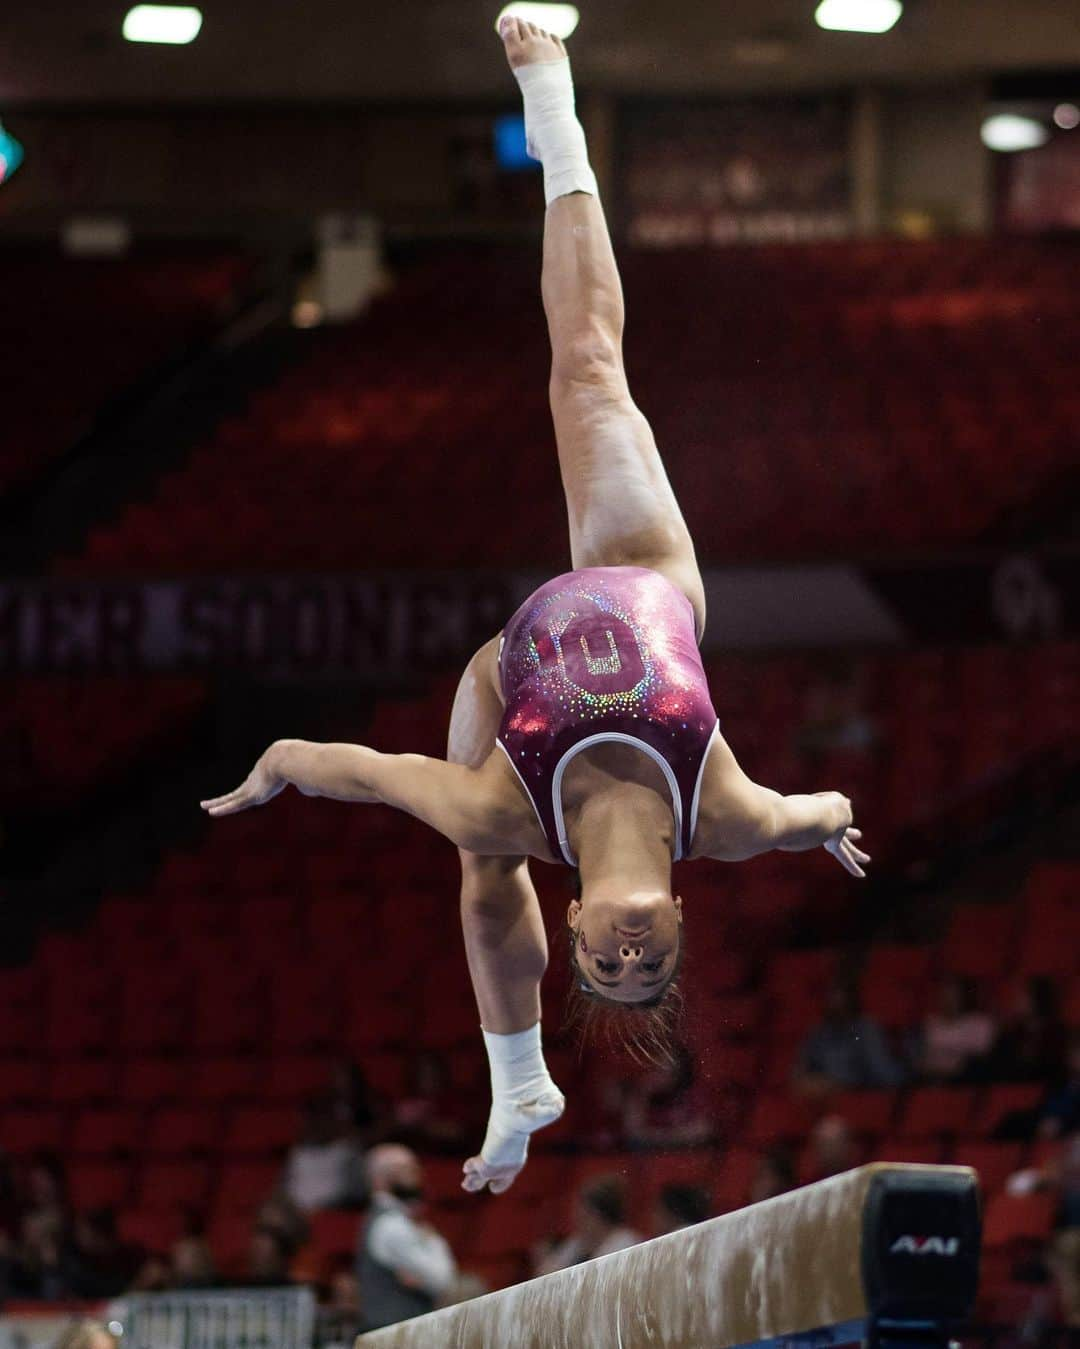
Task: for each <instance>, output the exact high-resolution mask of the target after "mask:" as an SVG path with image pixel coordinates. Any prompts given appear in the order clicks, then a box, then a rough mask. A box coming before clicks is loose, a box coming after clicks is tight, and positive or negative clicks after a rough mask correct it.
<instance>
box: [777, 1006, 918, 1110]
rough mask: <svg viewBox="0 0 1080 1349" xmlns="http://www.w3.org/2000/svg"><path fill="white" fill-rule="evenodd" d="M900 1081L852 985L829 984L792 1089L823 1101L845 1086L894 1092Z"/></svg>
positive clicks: (892, 1059) (897, 1068)
mask: <svg viewBox="0 0 1080 1349" xmlns="http://www.w3.org/2000/svg"><path fill="white" fill-rule="evenodd" d="M904 1076H905V1074H904V1070H903V1068H902V1067H901V1066H900V1063H899V1062H898V1061H897V1059H896V1058H895V1057H894V1056H893V1054H892V1052H891V1051H890V1049H889V1046H888V1043H887V1041H886V1039H885V1034H884V1032H883V1031H882V1029H881V1027H880V1026H879V1025H878V1023H877V1022H876V1021H875V1020H874V1019H873V1017H870V1016H866V1015H865V1014H864V1013H863V1011H862V1007H861V1005H860V1002H859V995H858V992H857V991H856V989H855V986H854V985H853V984H851V983H848V982H846V981H839V982H837V983H835V984H833V986H832V988H830V990H829V992H828V995H827V997H826V1002H825V1016H824V1018H823V1020H822V1021H821V1022H820V1024H819V1025H817V1026H815V1027H814V1029H813V1030H812V1031H811V1032H810V1034H809V1035H808V1036H807V1037H806V1039H805V1041H804V1042H803V1045H802V1048H801V1049H800V1051H799V1058H798V1062H797V1064H796V1068H795V1075H794V1085H795V1087H796V1089H797V1090H799V1091H801V1092H803V1093H804V1094H805V1095H808V1096H823V1095H827V1094H828V1093H829V1092H832V1091H836V1090H839V1089H846V1088H851V1087H896V1086H899V1085H900V1084H901V1083H902V1082H903V1080H904Z"/></svg>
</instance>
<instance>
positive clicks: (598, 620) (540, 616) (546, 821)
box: [498, 567, 717, 866]
mask: <svg viewBox="0 0 1080 1349" xmlns="http://www.w3.org/2000/svg"><path fill="white" fill-rule="evenodd" d="M499 677H500V680H501V683H502V692H503V698H504V700H505V703H506V709H505V711H504V713H503V719H502V724H501V726H500V727H499V734H498V745H499V747H500V748H501V749H502V751H503V752H504V753H505V754H506V757H507V758H508V759H509V760H510V763H511V764H512V765H513V768H514V771H515V772H516V773H517V775H518V777H519V778H520V779H521V782H522V785H523V786H524V788H525V790H526V792H527V793H528V795H529V799H530V800H531V801H532V803H533V808H534V809H535V811H536V815H537V819H538V820H539V821H540V826H541V828H542V829H543V831H544V836H545V837H546V839H547V841H548V845H549V847H550V848H551V851H552V853H553V854H554V856H555V857H556V858H558V859H559V860H561V861H564V862H565V863H566V864H567V865H568V866H576V865H577V861H576V859H575V857H574V856H573V853H572V852H571V849H570V846H569V844H568V842H567V839H566V822H565V820H564V818H563V805H562V780H563V775H564V773H565V772H566V769H567V766H568V765H569V763H570V761H571V760H572V759H573V757H574V756H575V755H576V754H579V753H580V752H581V751H582V750H584V749H587V748H588V747H589V746H590V745H596V744H600V743H603V742H605V741H617V742H622V743H624V744H632V745H634V746H636V747H637V748H638V749H640V750H642V751H643V752H644V753H645V754H648V755H649V757H650V758H651V759H653V760H654V761H655V762H656V763H657V764H658V765H659V767H660V768H661V770H662V771H663V774H664V777H665V779H666V780H667V784H668V788H669V790H670V792H671V803H672V809H673V811H674V814H675V826H676V833H675V838H676V842H675V860H676V861H678V860H679V859H680V858H682V857H686V856H689V853H690V848H691V844H692V842H693V838H694V828H695V825H696V823H697V809H698V797H699V795H700V792H701V778H702V772H703V770H704V767H705V759H706V756H707V755H708V752H709V747H710V745H711V744H712V740H713V736H714V735H715V734H716V729H717V719H716V712H715V711H714V709H713V705H712V700H711V698H710V697H709V686H708V682H707V680H706V678H705V671H704V669H703V668H702V664H701V656H700V654H699V652H698V646H697V640H696V638H695V634H694V611H693V608H692V606H691V604H690V601H689V600H688V599H687V598H686V596H685V595H684V594H683V593H682V591H680V590H678V589H676V587H675V586H673V585H672V584H671V582H670V581H668V580H666V579H665V578H664V577H663V576H661V575H660V574H659V573H658V572H654V571H648V570H646V569H645V568H643V567H585V568H583V569H582V570H580V571H573V572H568V573H566V575H564V576H556V577H555V578H554V579H553V580H551V581H548V582H547V584H546V585H543V586H541V587H540V589H539V590H537V591H535V592H534V593H533V594H532V595H530V596H529V598H528V599H527V600H526V601H525V603H524V604H523V605H522V606H521V608H520V609H518V611H517V613H516V614H515V615H514V616H513V618H512V619H511V620H510V622H509V623H508V624H507V625H506V627H505V628H504V629H503V639H502V647H501V649H500V652H499Z"/></svg>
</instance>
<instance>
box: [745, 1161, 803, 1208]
mask: <svg viewBox="0 0 1080 1349" xmlns="http://www.w3.org/2000/svg"><path fill="white" fill-rule="evenodd" d="M796 1183H797V1182H796V1179H795V1162H794V1160H793V1159H792V1156H791V1153H790V1152H788V1150H787V1148H779V1147H778V1148H771V1149H770V1150H769V1151H768V1152H767V1153H765V1155H764V1156H763V1157H762V1158H761V1160H760V1161H759V1162H758V1164H757V1170H756V1171H755V1172H754V1177H753V1179H752V1180H751V1182H750V1193H749V1195H748V1196H747V1203H749V1204H760V1203H761V1201H762V1200H763V1199H775V1198H776V1196H777V1195H778V1194H787V1192H788V1190H793V1189H794V1188H795V1186H796Z"/></svg>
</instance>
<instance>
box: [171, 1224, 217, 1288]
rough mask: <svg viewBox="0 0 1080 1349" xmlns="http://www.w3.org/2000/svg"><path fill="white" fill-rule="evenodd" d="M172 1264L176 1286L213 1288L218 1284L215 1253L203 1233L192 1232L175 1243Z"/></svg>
mask: <svg viewBox="0 0 1080 1349" xmlns="http://www.w3.org/2000/svg"><path fill="white" fill-rule="evenodd" d="M171 1265H172V1285H173V1287H174V1288H184V1289H195V1288H213V1287H215V1285H216V1284H217V1281H218V1278H217V1269H216V1267H215V1265H214V1255H213V1252H212V1251H211V1249H210V1247H209V1245H208V1244H207V1241H206V1238H205V1237H203V1236H202V1235H201V1233H197V1232H191V1233H189V1234H188V1235H187V1236H183V1237H181V1238H180V1239H179V1241H176V1242H174V1243H173V1248H172V1252H171Z"/></svg>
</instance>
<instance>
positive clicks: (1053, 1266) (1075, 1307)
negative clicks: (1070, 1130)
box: [1006, 1134, 1080, 1329]
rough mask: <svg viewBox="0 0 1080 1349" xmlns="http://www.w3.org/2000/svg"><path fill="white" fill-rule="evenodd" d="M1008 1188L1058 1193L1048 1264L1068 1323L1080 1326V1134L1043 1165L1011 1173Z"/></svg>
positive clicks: (1069, 1140)
mask: <svg viewBox="0 0 1080 1349" xmlns="http://www.w3.org/2000/svg"><path fill="white" fill-rule="evenodd" d="M1006 1189H1007V1190H1008V1191H1009V1193H1010V1194H1033V1193H1036V1192H1038V1191H1043V1192H1049V1193H1051V1194H1053V1195H1054V1196H1055V1197H1056V1199H1057V1204H1058V1209H1057V1215H1056V1216H1057V1221H1056V1226H1057V1232H1056V1233H1055V1235H1054V1237H1053V1238H1052V1240H1051V1242H1050V1248H1049V1251H1048V1252H1047V1264H1048V1266H1049V1268H1050V1272H1051V1273H1052V1274H1053V1276H1054V1281H1055V1283H1056V1284H1057V1288H1058V1293H1059V1296H1060V1299H1061V1309H1062V1316H1063V1318H1064V1321H1065V1324H1066V1325H1067V1326H1069V1327H1070V1328H1077V1329H1080V1134H1073V1135H1072V1136H1071V1137H1070V1138H1068V1139H1067V1140H1066V1141H1065V1143H1064V1144H1063V1146H1062V1148H1061V1151H1060V1152H1058V1153H1057V1154H1056V1155H1055V1156H1054V1157H1052V1158H1051V1159H1050V1160H1049V1161H1048V1162H1047V1163H1046V1164H1045V1165H1044V1166H1042V1167H1033V1168H1030V1169H1029V1170H1026V1171H1018V1172H1017V1173H1016V1174H1015V1175H1013V1176H1010V1177H1009V1180H1008V1184H1007V1185H1006Z"/></svg>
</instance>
